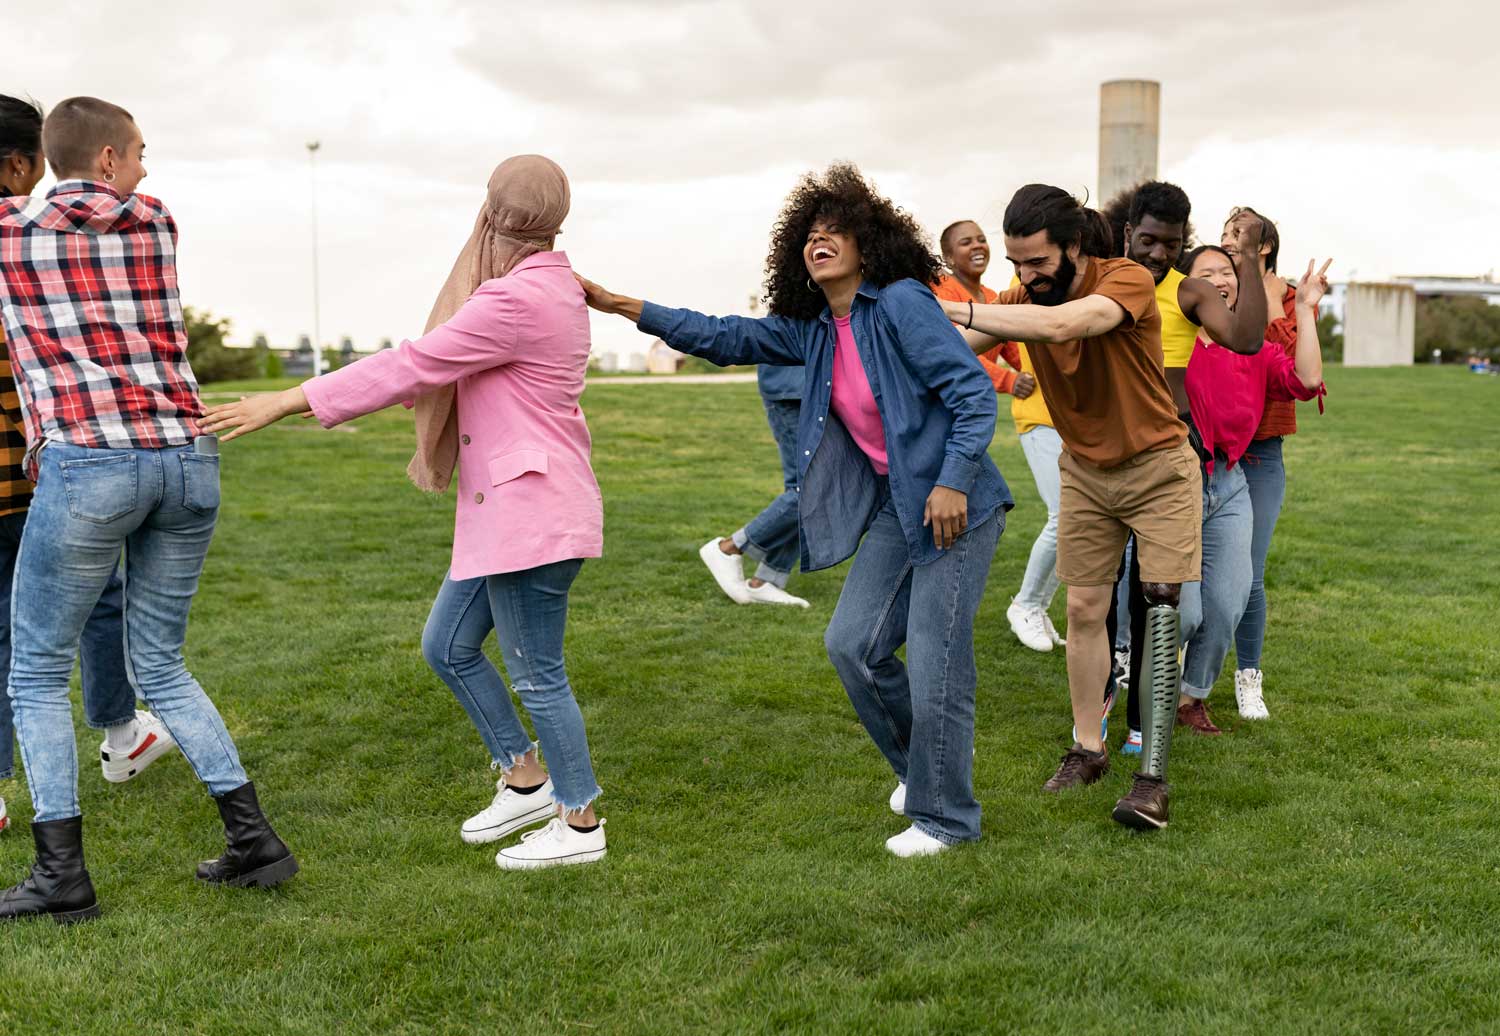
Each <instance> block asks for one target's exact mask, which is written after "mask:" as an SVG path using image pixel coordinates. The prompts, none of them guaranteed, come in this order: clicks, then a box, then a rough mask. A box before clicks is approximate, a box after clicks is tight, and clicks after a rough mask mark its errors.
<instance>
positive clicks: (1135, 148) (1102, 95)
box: [1093, 79, 1161, 206]
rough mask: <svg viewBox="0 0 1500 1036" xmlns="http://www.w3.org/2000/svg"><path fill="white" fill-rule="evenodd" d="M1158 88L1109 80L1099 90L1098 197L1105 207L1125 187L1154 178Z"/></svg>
mask: <svg viewBox="0 0 1500 1036" xmlns="http://www.w3.org/2000/svg"><path fill="white" fill-rule="evenodd" d="M1160 127H1161V84H1160V83H1158V82H1155V81H1153V80H1150V79H1112V80H1110V81H1109V82H1107V83H1105V84H1103V85H1102V86H1100V87H1099V194H1098V196H1097V197H1096V198H1095V199H1094V201H1093V204H1094V205H1095V206H1100V205H1104V204H1107V203H1108V202H1109V200H1110V199H1111V198H1113V197H1114V196H1115V195H1116V194H1118V193H1120V192H1121V191H1123V190H1124V189H1125V188H1127V187H1134V186H1135V185H1136V184H1138V183H1140V182H1141V181H1142V180H1154V179H1155V178H1156V144H1157V136H1158V133H1159V130H1160Z"/></svg>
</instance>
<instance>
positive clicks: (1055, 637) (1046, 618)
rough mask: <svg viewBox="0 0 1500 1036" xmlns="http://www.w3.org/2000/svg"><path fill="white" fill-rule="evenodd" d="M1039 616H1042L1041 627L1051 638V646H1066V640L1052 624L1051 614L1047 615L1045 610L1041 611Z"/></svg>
mask: <svg viewBox="0 0 1500 1036" xmlns="http://www.w3.org/2000/svg"><path fill="white" fill-rule="evenodd" d="M1041 616H1042V629H1043V630H1044V631H1046V634H1047V636H1048V638H1049V639H1051V641H1052V646H1053V647H1067V646H1068V642H1067V641H1066V640H1064V639H1063V638H1062V634H1061V633H1059V632H1057V627H1056V626H1054V625H1052V616H1050V615H1048V614H1047V612H1046V611H1045V610H1043V611H1042V613H1041Z"/></svg>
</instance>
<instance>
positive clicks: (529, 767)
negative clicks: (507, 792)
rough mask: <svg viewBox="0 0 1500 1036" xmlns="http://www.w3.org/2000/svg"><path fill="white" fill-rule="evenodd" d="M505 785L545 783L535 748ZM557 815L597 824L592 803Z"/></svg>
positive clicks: (580, 823) (570, 820) (579, 824)
mask: <svg viewBox="0 0 1500 1036" xmlns="http://www.w3.org/2000/svg"><path fill="white" fill-rule="evenodd" d="M735 553H736V554H738V553H739V549H738V548H735ZM505 783H506V784H508V785H510V786H511V787H512V788H535V787H536V786H537V785H538V784H545V783H547V770H546V768H545V767H544V766H542V763H541V760H540V759H538V758H537V757H536V749H535V748H533V749H532V750H531V751H529V752H527V753H526V754H525V755H523V756H522V757H521V758H520V761H518V762H517V763H516V764H515V765H514V766H512V767H511V768H510V773H508V774H506V775H505ZM557 815H558V816H560V817H562V818H563V819H564V820H566V821H567V822H568V823H570V824H572V825H573V826H574V827H593V826H594V825H595V824H597V823H598V822H599V818H598V817H597V816H595V815H594V804H593V803H592V802H591V803H589V804H588V806H586V807H585V808H584V809H582V810H580V811H579V812H577V813H574V814H572V815H571V816H564V814H563V809H562V807H561V806H559V807H558V808H557Z"/></svg>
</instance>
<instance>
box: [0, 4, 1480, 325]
mask: <svg viewBox="0 0 1500 1036" xmlns="http://www.w3.org/2000/svg"><path fill="white" fill-rule="evenodd" d="M8 6H9V5H7V7H8ZM949 10H951V11H953V12H954V13H952V14H949V13H946V12H947V11H949ZM1497 10H1500V8H1496V7H1495V6H1494V5H1491V4H1487V3H1467V2H1460V0H1419V2H1409V0H1386V2H1382V0H1322V2H1319V3H1312V2H1298V3H1292V2H1284V0H1259V2H1256V3H1252V4H1244V5H1235V4H1227V5H1226V4H1212V5H1201V6H1193V5H1170V4H1162V3H1159V2H1158V3H1151V4H1132V3H1123V2H1120V0H1113V2H1107V3H1106V2H1096V0H1053V2H1050V3H1032V4H1026V5H1019V4H1016V5H1013V4H1004V5H1002V4H999V3H988V2H981V3H975V4H970V5H966V6H957V5H954V6H949V5H944V6H943V7H941V8H939V7H938V6H936V5H931V4H912V3H909V2H907V3H889V2H885V0H863V2H860V3H844V2H827V3H825V2H820V0H753V2H751V0H745V2H729V0H722V2H697V3H683V2H673V0H640V2H631V0H579V2H569V0H551V2H550V3H547V4H542V3H535V2H527V3H512V2H508V0H432V2H424V3H415V2H411V3H406V2H392V0H360V2H358V3H355V2H347V0H328V2H314V0H262V2H260V3H258V4H254V5H241V4H236V5H229V4H214V3H211V4H204V3H202V2H201V0H154V2H152V3H151V4H149V5H148V4H123V5H122V4H114V5H105V4H101V3H97V2H96V3H85V2H79V0H54V2H52V3H50V4H46V5H40V6H39V5H33V6H32V8H31V9H30V13H29V14H28V15H27V16H26V17H25V18H21V17H19V16H16V15H12V17H11V18H9V19H7V22H8V24H7V27H6V30H5V37H4V38H5V41H6V43H7V46H6V58H5V60H4V62H3V63H0V92H5V93H12V94H29V95H32V96H34V97H36V98H37V99H38V100H40V101H41V102H42V103H43V104H44V105H47V106H50V105H51V104H52V103H54V102H56V101H58V100H60V99H62V98H63V97H66V96H69V95H73V94H94V95H97V96H101V97H104V98H106V99H108V100H111V101H115V102H116V103H119V104H122V105H124V106H125V107H126V108H129V109H130V110H131V111H132V112H133V113H134V114H135V116H136V119H137V121H138V122H139V123H140V125H141V127H142V129H143V132H144V134H145V137H146V141H147V168H148V169H149V171H150V176H149V178H148V179H147V180H146V181H145V183H144V184H143V186H142V188H141V189H142V191H143V192H145V193H148V194H153V195H156V196H158V197H161V198H162V199H163V200H165V201H166V203H167V204H168V206H169V207H170V208H171V209H172V210H173V212H174V214H175V215H176V216H177V220H178V223H179V226H180V229H181V235H182V239H181V260H180V261H181V277H182V293H183V299H184V301H185V302H186V303H187V304H188V305H193V306H199V307H202V308H205V309H208V310H210V311H212V312H213V313H215V314H218V315H222V316H227V317H229V318H231V319H232V320H233V321H234V326H235V337H236V339H237V340H248V339H249V338H250V337H251V336H252V335H254V334H255V333H257V332H264V333H266V334H268V335H269V336H270V337H271V340H272V341H273V343H276V344H283V343H286V344H291V343H292V342H293V341H294V340H295V337H296V335H298V334H299V333H302V332H305V331H310V330H311V328H312V291H311V270H312V260H311V247H310V241H311V232H310V218H311V204H310V197H311V195H310V184H311V176H310V170H309V163H308V154H307V151H306V149H305V146H304V145H305V144H306V142H307V141H309V140H314V139H317V140H320V141H321V142H322V150H321V151H320V152H319V155H318V171H317V178H318V180H317V182H318V211H319V219H320V226H321V235H320V242H321V271H322V328H323V337H324V339H325V340H326V341H336V340H337V339H338V337H339V336H341V335H343V334H349V335H352V336H353V337H354V340H355V342H356V343H357V344H358V345H359V346H360V347H361V348H372V347H373V346H374V345H375V343H376V341H377V340H378V339H379V338H381V337H383V336H387V335H389V336H391V337H392V338H395V339H397V340H399V339H400V338H403V337H408V336H412V335H415V334H418V333H420V332H421V330H422V324H423V321H424V319H425V317H426V314H427V311H428V309H429V308H430V306H431V304H432V300H433V297H434V295H435V294H436V292H437V289H438V287H439V286H440V285H441V283H442V281H443V278H444V277H445V276H446V274H447V272H448V269H449V267H450V266H451V264H452V261H453V257H454V255H455V254H456V252H457V249H458V248H459V246H460V245H461V243H462V242H463V240H464V238H465V237H466V236H467V234H468V232H469V229H470V227H471V225H472V222H473V219H474V214H475V212H476V211H477V210H478V206H479V203H480V201H481V199H482V197H483V193H484V184H485V181H486V180H487V178H488V176H489V172H490V170H491V169H492V168H493V167H494V166H495V165H496V164H497V163H498V162H499V161H500V160H502V159H503V158H505V157H506V156H508V155H511V154H515V153H518V152H528V151H535V152H541V153H543V154H546V155H548V156H550V157H552V158H554V159H556V160H557V161H558V162H559V163H560V164H561V165H562V166H563V168H564V169H565V170H567V172H568V174H569V177H570V178H571V180H572V186H573V209H572V215H571V217H570V218H569V220H568V222H567V224H566V226H565V232H564V235H563V237H562V239H561V241H560V245H559V247H561V248H564V249H565V250H566V251H567V252H568V254H569V256H570V258H571V259H572V262H573V265H574V268H575V269H577V270H579V271H580V272H583V273H585V274H586V275H588V276H590V277H592V278H593V279H595V280H598V281H600V282H601V283H604V284H605V285H606V286H608V287H610V288H612V289H614V290H616V291H621V292H625V293H629V294H635V295H641V296H645V297H648V298H652V299H655V300H658V301H661V302H664V303H668V304H677V305H692V306H694V307H696V308H700V309H705V310H709V311H711V312H728V311H744V310H745V308H746V306H747V304H748V300H749V298H750V296H751V295H752V294H753V293H756V292H757V291H758V288H759V284H760V280H761V268H762V263H763V260H764V257H765V248H766V240H767V235H768V232H769V229H770V225H771V222H772V220H773V219H774V217H775V215H776V212H777V210H778V209H779V207H780V203H781V201H782V199H783V197H784V196H785V194H786V192H787V190H788V188H789V187H790V186H791V184H792V182H793V180H794V179H795V177H796V176H797V174H798V173H800V172H801V171H803V170H806V169H810V168H818V167H822V166H825V165H826V164H827V163H828V162H829V161H831V160H834V159H849V160H852V161H854V162H857V163H858V164H859V165H860V166H861V167H862V168H863V169H864V170H865V172H866V173H867V174H869V175H870V176H871V177H872V178H874V179H875V180H876V182H877V183H878V185H879V186H880V188H881V189H882V190H883V191H884V192H885V193H887V194H888V195H890V196H891V197H892V198H894V199H895V200H896V202H897V203H898V204H901V205H903V206H904V207H906V208H908V209H910V210H911V211H912V212H914V213H915V214H916V216H917V217H918V218H919V219H920V220H921V221H922V222H923V224H924V225H925V226H926V227H927V229H928V230H929V231H931V232H933V233H936V231H938V230H940V229H941V228H942V227H943V226H944V225H945V224H946V223H948V222H950V221H952V220H954V219H958V218H965V217H968V218H978V219H979V220H981V221H982V222H983V224H984V225H985V227H986V229H987V230H991V231H992V232H993V233H995V234H996V236H997V237H998V232H999V223H1000V215H1001V213H1002V212H1003V211H1004V207H1005V203H1006V201H1007V200H1008V199H1009V198H1010V195H1011V193H1012V192H1013V191H1014V190H1015V188H1016V187H1018V186H1020V185H1021V184H1023V183H1028V182H1032V181H1043V182H1049V183H1055V184H1058V185H1060V186H1063V187H1066V188H1068V189H1070V190H1074V191H1076V192H1079V193H1081V192H1083V191H1084V190H1089V191H1093V190H1094V188H1095V179H1096V175H1097V172H1096V171H1097V161H1098V106H1099V84H1100V82H1101V81H1103V80H1106V79H1113V78H1135V77H1139V78H1150V79H1156V80H1159V81H1160V82H1161V84H1162V112H1161V123H1162V125H1161V133H1162V139H1161V155H1160V170H1159V174H1160V175H1161V177H1162V178H1164V179H1170V180H1172V181H1175V182H1177V183H1179V184H1181V185H1182V186H1183V187H1184V188H1185V189H1186V190H1187V191H1188V193H1189V195H1190V196H1191V197H1192V199H1193V204H1194V210H1193V215H1194V220H1195V222H1196V223H1197V225H1198V226H1199V227H1200V228H1202V229H1204V230H1207V231H1209V232H1211V233H1212V234H1214V235H1217V228H1218V226H1219V224H1220V222H1221V221H1222V219H1223V216H1224V214H1225V213H1226V212H1227V210H1228V208H1229V207H1230V206H1231V205H1234V204H1250V205H1253V206H1255V207H1256V208H1257V209H1259V210H1261V211H1262V212H1265V213H1266V214H1268V215H1270V216H1271V217H1272V218H1273V219H1275V220H1276V221H1277V223H1278V225H1279V227H1280V230H1281V234H1282V241H1283V249H1282V266H1283V269H1284V270H1287V271H1292V270H1294V269H1295V268H1300V266H1299V264H1300V265H1301V266H1305V264H1306V260H1307V259H1308V258H1310V257H1312V256H1314V255H1316V256H1318V257H1320V258H1321V257H1325V256H1328V255H1332V256H1333V257H1334V260H1335V263H1334V267H1333V270H1332V274H1333V275H1334V276H1335V278H1336V279H1340V280H1342V279H1346V278H1348V277H1350V276H1351V275H1355V276H1358V277H1359V278H1360V279H1373V278H1379V277H1384V276H1389V275H1391V274H1401V273H1449V274H1464V275H1474V274H1483V273H1485V272H1487V271H1490V270H1492V269H1495V268H1497V267H1500V244H1497V240H1500V196H1497V185H1500V132H1497V129H1500V115H1497V110H1500V58H1497V57H1496V53H1495V47H1496V45H1497V41H1500V14H1497V13H1496V12H1497ZM1001 11H1004V12H1008V13H1004V14H1001V13H999V12H1001ZM1241 11H1252V12H1254V16H1253V17H1247V16H1245V15H1242V14H1241V13H1240V12H1241ZM990 12H996V13H990ZM49 182H50V180H49ZM43 189H45V187H44V188H43ZM1009 275H1010V271H1009V268H1008V267H1007V266H1005V265H1004V263H1003V262H1002V261H1001V260H1000V257H999V256H997V257H996V260H995V262H994V264H993V265H992V269H991V274H990V276H989V278H988V280H989V281H990V282H992V283H993V284H994V285H995V286H997V287H998V286H1001V285H1002V284H1003V283H1004V281H1005V280H1007V279H1008V278H1009ZM594 335H595V343H596V347H603V348H609V349H621V348H624V349H631V348H639V347H641V346H643V345H644V340H641V341H640V342H639V343H636V342H635V341H634V336H635V335H636V332H634V330H633V329H631V328H630V327H629V325H627V324H625V322H624V321H622V320H619V319H618V318H602V317H597V316H596V317H595V320H594Z"/></svg>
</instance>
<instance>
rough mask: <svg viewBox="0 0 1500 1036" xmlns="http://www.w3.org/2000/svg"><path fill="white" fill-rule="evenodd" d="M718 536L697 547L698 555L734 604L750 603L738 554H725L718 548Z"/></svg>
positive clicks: (743, 569) (742, 566) (743, 570)
mask: <svg viewBox="0 0 1500 1036" xmlns="http://www.w3.org/2000/svg"><path fill="white" fill-rule="evenodd" d="M719 539H720V537H718V536H715V537H714V538H713V539H711V540H709V541H708V542H707V543H705V544H704V545H703V546H701V547H699V548H698V556H699V557H700V558H702V559H703V563H704V564H705V565H707V566H708V571H709V573H710V574H712V575H713V577H714V582H716V583H718V584H719V589H720V590H723V591H724V594H725V595H726V596H727V597H728V598H729V599H730V600H731V601H733V602H734V603H735V604H749V603H750V588H749V587H747V586H746V585H745V567H744V565H742V564H741V563H740V557H741V555H739V554H725V553H724V552H723V551H722V550H720V549H719Z"/></svg>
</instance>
